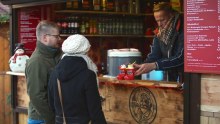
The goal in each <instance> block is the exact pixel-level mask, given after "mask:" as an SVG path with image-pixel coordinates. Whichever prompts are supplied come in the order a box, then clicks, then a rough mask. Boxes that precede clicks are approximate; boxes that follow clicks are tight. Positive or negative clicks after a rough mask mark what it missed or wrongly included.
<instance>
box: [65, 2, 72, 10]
mask: <svg viewBox="0 0 220 124" xmlns="http://www.w3.org/2000/svg"><path fill="white" fill-rule="evenodd" d="M66 9H72V1H71V0H66Z"/></svg>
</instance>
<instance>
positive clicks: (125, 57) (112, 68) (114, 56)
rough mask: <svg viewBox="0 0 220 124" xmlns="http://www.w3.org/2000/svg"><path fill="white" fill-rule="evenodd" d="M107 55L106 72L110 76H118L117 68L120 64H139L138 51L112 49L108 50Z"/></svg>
mask: <svg viewBox="0 0 220 124" xmlns="http://www.w3.org/2000/svg"><path fill="white" fill-rule="evenodd" d="M107 55H108V56H107V71H108V75H110V76H117V75H118V74H119V66H120V65H122V64H125V65H128V64H131V63H134V62H136V63H141V53H140V52H139V51H138V50H134V51H128V50H126V49H123V50H122V49H120V50H116V49H113V50H108V53H107Z"/></svg>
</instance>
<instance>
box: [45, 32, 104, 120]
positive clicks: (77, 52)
mask: <svg viewBox="0 0 220 124" xmlns="http://www.w3.org/2000/svg"><path fill="white" fill-rule="evenodd" d="M89 49H90V43H89V41H88V40H87V39H86V38H85V37H84V36H82V35H78V34H76V35H71V36H69V37H68V38H67V39H66V40H65V41H64V43H63V45H62V50H63V52H64V55H63V58H62V59H61V61H60V63H59V64H58V65H57V66H56V68H55V70H54V71H53V72H52V74H51V77H50V81H49V88H48V89H49V103H50V106H51V108H52V110H53V111H54V112H55V115H56V124H62V123H63V118H62V117H63V116H62V108H61V104H60V99H59V95H58V87H57V79H59V80H60V83H61V90H62V97H63V107H64V114H65V117H66V121H67V124H88V123H89V121H91V123H92V124H106V120H105V117H104V114H103V111H102V107H101V101H100V95H99V92H98V87H97V76H96V71H97V68H96V66H95V64H94V63H93V62H92V60H91V59H90V58H89V57H88V56H87V55H86V54H87V52H88V51H89Z"/></svg>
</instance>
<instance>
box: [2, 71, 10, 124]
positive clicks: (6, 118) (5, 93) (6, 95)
mask: <svg viewBox="0 0 220 124" xmlns="http://www.w3.org/2000/svg"><path fill="white" fill-rule="evenodd" d="M10 79H11V78H10V76H9V75H3V74H0V124H12V109H11V101H10V98H11V97H10V95H11V80H10Z"/></svg>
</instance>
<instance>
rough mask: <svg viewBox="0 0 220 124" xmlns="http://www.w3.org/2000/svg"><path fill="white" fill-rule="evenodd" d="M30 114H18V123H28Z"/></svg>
mask: <svg viewBox="0 0 220 124" xmlns="http://www.w3.org/2000/svg"><path fill="white" fill-rule="evenodd" d="M27 119H28V115H27V114H22V113H19V114H18V124H27Z"/></svg>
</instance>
